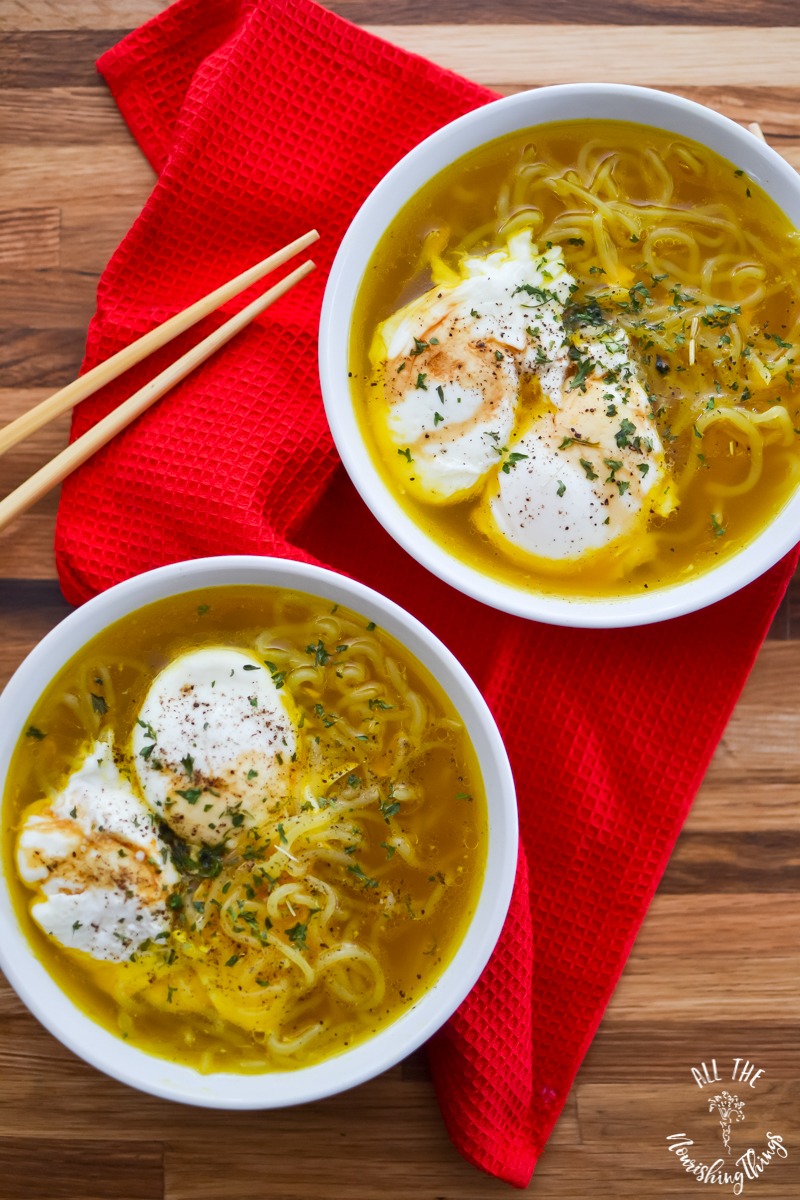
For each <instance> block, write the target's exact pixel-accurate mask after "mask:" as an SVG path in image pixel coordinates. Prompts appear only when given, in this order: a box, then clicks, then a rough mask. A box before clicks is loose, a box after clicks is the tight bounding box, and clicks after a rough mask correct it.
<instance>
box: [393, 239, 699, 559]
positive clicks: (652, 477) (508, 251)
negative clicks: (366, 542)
mask: <svg viewBox="0 0 800 1200" xmlns="http://www.w3.org/2000/svg"><path fill="white" fill-rule="evenodd" d="M434 284H435V286H434V287H433V288H431V289H429V290H428V291H427V292H425V293H424V294H423V295H421V296H419V297H417V298H416V299H415V300H412V301H411V302H410V303H409V304H406V305H405V306H404V307H403V308H401V309H400V310H398V312H396V313H394V314H393V316H391V317H389V318H388V319H387V320H386V321H384V322H383V324H382V325H380V326H379V328H378V330H377V332H376V335H375V339H374V341H373V346H372V349H371V359H372V363H373V366H375V367H376V368H377V370H378V374H379V379H380V378H381V377H382V386H383V396H384V400H385V404H384V406H383V409H384V420H385V428H384V429H383V430H381V429H379V430H378V440H379V442H380V444H381V449H382V452H383V457H384V461H385V462H387V463H388V465H389V467H390V470H391V471H392V474H393V475H394V477H395V478H396V479H397V480H398V481H399V482H400V484H401V487H402V489H403V491H404V492H406V493H407V494H408V495H409V496H410V497H412V498H414V499H417V500H421V501H423V502H424V503H426V504H436V505H439V504H443V503H456V502H459V501H462V500H467V499H471V498H473V497H477V504H476V507H475V509H474V511H473V519H474V521H475V523H476V524H477V526H478V528H479V529H480V531H481V532H482V533H483V534H484V535H485V536H486V537H488V538H489V539H490V540H491V541H492V542H493V543H494V544H495V545H496V546H498V547H499V548H500V549H501V550H503V552H504V553H505V554H511V556H512V557H516V556H522V557H523V558H524V557H525V556H526V555H527V556H530V555H534V556H536V557H538V558H540V559H547V560H552V561H554V562H563V561H567V560H577V559H580V558H581V557H582V556H584V555H586V554H588V553H592V552H596V551H598V550H601V549H604V548H605V547H608V546H611V545H612V544H614V543H616V542H617V540H618V539H621V538H628V537H629V536H631V535H634V534H635V533H636V532H637V531H638V530H641V531H644V529H645V528H646V526H647V523H648V521H649V520H650V518H651V516H652V515H654V514H657V515H660V516H666V515H668V514H669V512H671V511H672V509H673V508H674V503H675V502H674V496H673V490H672V486H671V482H670V479H669V473H668V470H667V465H666V461H665V456H664V448H663V445H662V443H661V440H660V438H659V435H658V431H657V428H656V424H655V420H654V418H653V412H652V408H651V404H650V401H649V398H648V396H647V393H646V391H645V390H644V388H643V387H642V384H641V382H640V380H639V377H638V372H637V368H636V365H635V363H634V361H633V358H632V355H631V346H630V340H629V337H628V334H627V333H626V331H625V330H624V329H623V328H622V327H621V326H620V325H618V324H617V323H615V322H614V321H613V320H611V319H610V318H608V317H607V316H606V315H605V314H604V313H603V312H602V310H601V309H600V307H599V305H598V304H597V301H596V300H590V301H589V302H588V303H586V304H585V305H584V306H583V307H580V308H579V307H578V305H576V304H575V303H572V301H573V297H574V294H575V292H576V291H577V285H576V283H575V280H574V278H573V277H572V275H570V274H569V272H568V271H567V269H566V266H565V263H564V257H563V252H562V250H561V248H560V247H558V246H550V247H548V248H547V249H546V250H545V251H544V252H542V253H540V252H539V251H538V250H537V248H536V246H535V245H534V244H533V243H532V240H531V234H530V232H529V231H523V232H520V233H517V234H514V235H513V236H511V237H509V239H508V242H507V245H506V246H505V247H504V248H503V249H499V250H493V251H492V252H490V253H488V254H486V255H483V256H473V257H464V258H463V259H462V260H461V262H460V264H459V265H458V268H457V278H456V279H455V280H453V279H450V280H447V279H444V278H443V279H442V280H440V281H437V280H436V279H434ZM381 372H382V376H381Z"/></svg>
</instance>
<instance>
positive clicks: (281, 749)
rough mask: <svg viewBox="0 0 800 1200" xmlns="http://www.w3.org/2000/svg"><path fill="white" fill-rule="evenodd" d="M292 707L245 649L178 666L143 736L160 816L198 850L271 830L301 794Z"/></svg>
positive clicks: (208, 653)
mask: <svg viewBox="0 0 800 1200" xmlns="http://www.w3.org/2000/svg"><path fill="white" fill-rule="evenodd" d="M290 703H291V702H290V701H289V700H288V699H286V693H285V692H281V691H280V690H279V689H278V688H277V687H276V684H275V682H274V681H273V679H272V676H271V674H270V671H269V670H268V669H267V667H266V666H265V665H264V663H263V662H260V661H259V660H258V659H257V658H255V657H254V656H253V655H252V654H249V653H247V652H245V651H242V650H234V649H231V648H229V647H225V646H211V647H207V648H205V649H202V650H193V651H190V652H188V653H186V654H182V655H180V656H179V657H178V658H176V659H174V660H173V661H172V662H171V663H170V664H169V665H168V666H166V667H165V668H164V669H163V671H161V672H160V674H159V675H157V676H156V678H155V680H154V681H153V683H152V685H151V687H150V690H149V692H148V693H147V696H146V697H145V701H144V704H143V705H142V708H141V711H140V713H139V717H138V720H137V722H136V726H135V729H134V733H133V755H134V762H135V764H136V771H137V774H138V777H139V784H140V786H141V789H142V794H143V796H144V798H145V800H146V801H147V803H148V805H149V806H150V808H151V810H152V811H153V812H154V813H157V814H158V816H159V818H160V819H161V820H163V821H165V822H166V823H167V824H168V825H169V826H170V828H172V829H173V830H174V831H175V833H177V834H178V835H179V836H180V837H181V838H183V839H184V840H185V841H187V842H190V843H192V844H195V845H196V844H204V845H217V844H219V843H220V842H222V841H224V839H225V838H226V837H227V836H228V834H230V833H231V832H232V831H234V830H236V829H240V828H250V827H252V826H254V825H256V824H259V823H260V822H263V819H264V816H265V813H266V812H267V810H268V809H269V808H270V807H271V806H272V805H274V804H275V803H277V802H282V800H283V798H284V797H285V796H286V794H287V792H288V789H289V788H290V786H291V779H292V763H293V758H294V757H295V755H296V736H295V729H294V723H293V721H292V718H291V716H290V712H289V707H288V706H289V704H290Z"/></svg>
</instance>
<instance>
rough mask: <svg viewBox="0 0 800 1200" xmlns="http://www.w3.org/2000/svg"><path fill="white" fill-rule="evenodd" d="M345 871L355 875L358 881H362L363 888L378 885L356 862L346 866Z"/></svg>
mask: <svg viewBox="0 0 800 1200" xmlns="http://www.w3.org/2000/svg"><path fill="white" fill-rule="evenodd" d="M347 871H348V874H349V875H355V877H356V879H358V881H359V882H360V883H362V884H363V885H364V887H365V888H376V887H377V886H378V881H377V879H371V878H370V877H369V875H367V874H365V872H364V871H363V869H362V868H361V867H360V866H359V865H358V863H353V865H352V866H350V867H348V868H347Z"/></svg>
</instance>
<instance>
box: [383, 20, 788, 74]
mask: <svg viewBox="0 0 800 1200" xmlns="http://www.w3.org/2000/svg"><path fill="white" fill-rule="evenodd" d="M368 28H369V30H370V32H372V33H374V34H376V35H377V36H378V37H383V38H386V39H387V40H388V41H391V42H393V43H394V44H395V45H398V46H402V47H403V48H404V49H405V50H409V51H411V52H412V53H414V54H422V55H424V56H425V57H427V58H430V59H432V60H433V61H434V62H436V63H439V65H440V66H443V67H448V68H449V69H450V70H452V71H457V72H458V73H460V74H462V75H467V76H468V77H469V78H470V79H474V80H475V82H476V83H485V84H488V85H492V84H496V83H498V82H502V83H505V84H508V83H520V82H531V81H532V77H535V79H536V82H537V83H540V84H544V83H575V82H579V81H582V80H584V81H588V80H595V79H596V78H597V76H598V74H600V75H601V76H602V78H603V80H604V81H605V82H607V83H632V84H636V83H641V81H642V79H643V78H646V79H647V82H648V84H649V85H650V86H657V85H665V86H675V85H696V84H697V81H698V79H702V80H703V83H704V84H706V85H709V84H712V85H713V84H733V83H735V84H736V85H737V86H743V87H759V86H763V84H764V80H765V79H768V80H770V82H771V83H773V84H774V85H775V86H776V87H795V86H796V85H797V60H798V54H799V53H800V30H797V29H791V28H776V29H761V30H759V35H758V38H757V39H754V38H753V35H752V32H751V31H750V30H748V29H746V28H734V27H729V28H719V27H715V26H707V27H701V26H694V27H692V28H689V27H681V26H679V25H672V26H670V25H659V26H653V27H646V26H632V27H625V26H619V25H616V26H615V25H596V26H594V27H593V28H592V31H591V37H576V35H575V31H574V29H573V28H572V27H571V26H568V25H539V26H536V27H533V26H527V25H463V26H453V25H439V24H435V25H434V24H432V25H425V26H421V25H369V26H368ZM498 64H502V70H501V71H498ZM598 64H602V67H601V68H599V67H598ZM643 64H646V71H645V70H644V69H643Z"/></svg>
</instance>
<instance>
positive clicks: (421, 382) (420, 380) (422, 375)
mask: <svg viewBox="0 0 800 1200" xmlns="http://www.w3.org/2000/svg"><path fill="white" fill-rule="evenodd" d="M427 378H428V375H427V372H425V371H420V372H419V373H418V375H417V382H416V383H415V384H414V387H415V388H419V390H420V391H422V392H427V390H428V385H427V383H426V382H425V380H426V379H427Z"/></svg>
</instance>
